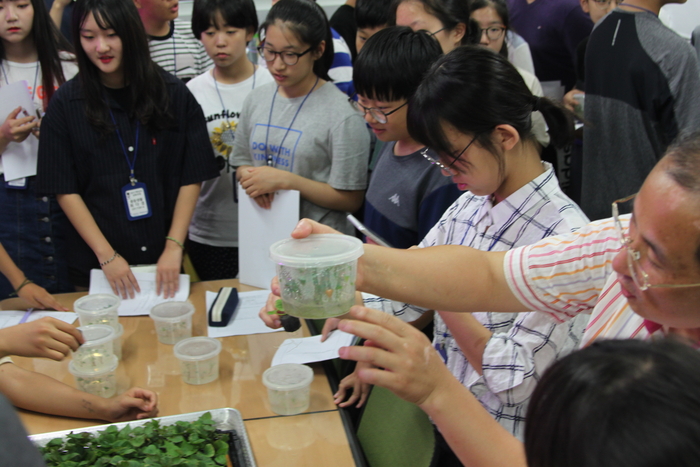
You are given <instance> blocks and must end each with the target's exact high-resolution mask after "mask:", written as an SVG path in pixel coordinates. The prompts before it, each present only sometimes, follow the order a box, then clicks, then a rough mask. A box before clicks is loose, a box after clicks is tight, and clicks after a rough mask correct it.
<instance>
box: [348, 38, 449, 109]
mask: <svg viewBox="0 0 700 467" xmlns="http://www.w3.org/2000/svg"><path fill="white" fill-rule="evenodd" d="M441 55H442V49H441V48H440V44H439V43H438V41H437V40H436V39H435V38H434V37H432V36H431V35H430V34H428V33H426V32H425V31H417V32H414V31H412V30H411V28H409V27H406V26H392V27H389V28H386V29H382V30H381V31H379V32H377V33H376V34H374V35H373V36H372V37H370V38H369V39H368V40H367V43H366V44H365V46H364V47H363V48H362V51H361V52H360V53H359V55H358V56H357V60H355V63H354V64H353V70H352V80H353V84H354V85H355V90H356V91H357V93H358V94H360V95H362V96H364V97H366V98H368V99H376V100H380V101H385V102H390V101H397V100H399V99H409V98H410V97H411V96H413V93H415V92H416V89H418V86H419V85H420V83H421V80H422V79H423V76H424V75H425V73H426V71H428V69H430V66H431V65H432V64H433V63H434V62H435V60H437V59H438V58H439V57H440V56H441Z"/></svg>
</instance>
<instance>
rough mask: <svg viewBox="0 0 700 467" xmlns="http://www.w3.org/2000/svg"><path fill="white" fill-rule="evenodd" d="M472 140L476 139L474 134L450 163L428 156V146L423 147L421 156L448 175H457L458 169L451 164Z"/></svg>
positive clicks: (467, 147)
mask: <svg viewBox="0 0 700 467" xmlns="http://www.w3.org/2000/svg"><path fill="white" fill-rule="evenodd" d="M474 141H476V136H474V137H473V138H472V140H471V141H469V144H467V145H466V146H465V147H464V149H462V152H460V153H459V154H457V157H455V158H454V159H453V160H452V162H450V163H449V164H447V165H445V164H443V163H442V162H440V161H439V160H437V159H433V157H432V156H430V155H429V154H428V151H429V148H425V149H423V151H421V155H422V156H423V157H425V158H426V159H427V160H428V162H430V163H431V164H433V165H437V166H438V167H440V169H441V170H444V171H445V172H447V173H448V174H450V177H456V176H457V175H459V171H458V170H457V169H455V168H453V167H452V166H454V165H455V162H457V161H458V160H459V158H460V157H462V154H464V153H465V152H467V149H469V146H471V145H472V143H473V142H474Z"/></svg>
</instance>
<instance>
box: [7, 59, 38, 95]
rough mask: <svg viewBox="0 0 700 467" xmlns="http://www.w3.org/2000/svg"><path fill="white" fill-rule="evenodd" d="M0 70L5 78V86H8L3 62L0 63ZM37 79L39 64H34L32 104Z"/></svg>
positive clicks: (8, 82)
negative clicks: (0, 69)
mask: <svg viewBox="0 0 700 467" xmlns="http://www.w3.org/2000/svg"><path fill="white" fill-rule="evenodd" d="M0 68H2V75H3V76H4V77H5V84H10V81H9V80H8V78H7V70H5V64H4V60H3V61H2V62H0ZM38 77H39V62H36V71H34V87H33V88H32V102H33V101H34V96H35V95H36V81H37V78H38Z"/></svg>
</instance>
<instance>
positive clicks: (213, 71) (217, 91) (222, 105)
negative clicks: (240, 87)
mask: <svg viewBox="0 0 700 467" xmlns="http://www.w3.org/2000/svg"><path fill="white" fill-rule="evenodd" d="M215 70H216V67H214V68H212V70H211V77H212V78H214V86H215V87H216V93H217V94H218V95H219V102H221V113H222V115H223V113H224V112H225V111H226V105H225V104H224V99H223V98H222V97H221V92H219V83H218V82H217V81H216V73H215ZM252 89H255V65H253V87H252ZM224 121H225V122H226V125H227V126H228V129H227V131H229V132H231V137H233V129H232V128H231V122H229V121H228V118H225V119H224Z"/></svg>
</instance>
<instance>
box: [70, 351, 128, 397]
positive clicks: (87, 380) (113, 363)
mask: <svg viewBox="0 0 700 467" xmlns="http://www.w3.org/2000/svg"><path fill="white" fill-rule="evenodd" d="M118 365H119V360H118V359H117V357H116V356H114V355H110V356H109V358H106V359H105V366H104V368H102V369H101V370H99V371H83V370H81V369H79V368H76V367H75V360H74V361H72V362H70V364H69V365H68V371H70V372H71V374H72V375H73V377H75V384H76V386H77V387H78V389H80V390H81V391H85V392H87V393H90V394H94V395H96V396H100V397H112V396H113V395H114V394H115V393H116V392H117V375H116V370H117V366H118Z"/></svg>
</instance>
